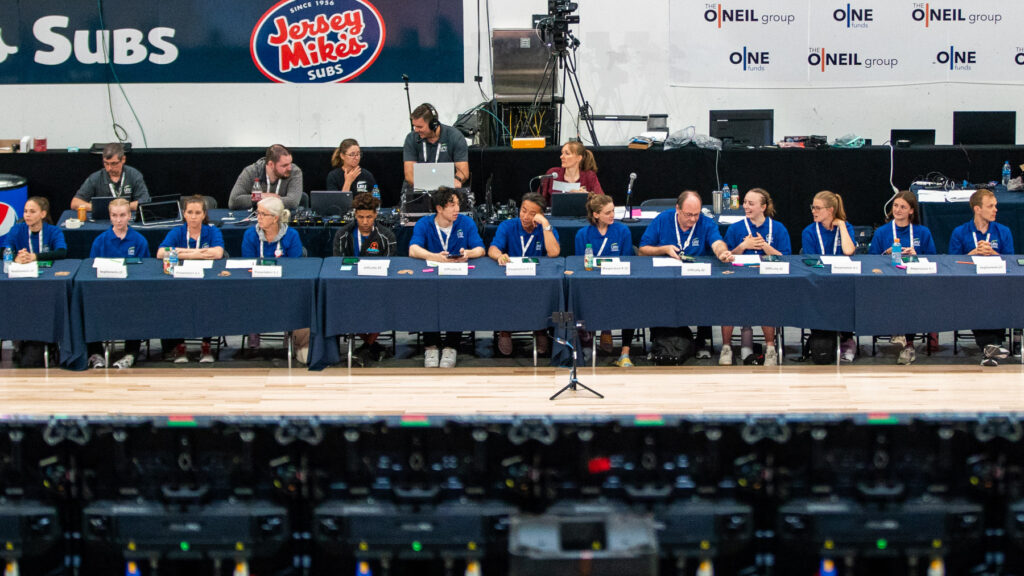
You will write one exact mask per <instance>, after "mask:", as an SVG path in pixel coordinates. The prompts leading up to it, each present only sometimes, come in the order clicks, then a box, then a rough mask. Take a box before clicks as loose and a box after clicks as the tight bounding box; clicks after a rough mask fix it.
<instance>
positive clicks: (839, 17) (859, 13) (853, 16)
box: [832, 4, 875, 28]
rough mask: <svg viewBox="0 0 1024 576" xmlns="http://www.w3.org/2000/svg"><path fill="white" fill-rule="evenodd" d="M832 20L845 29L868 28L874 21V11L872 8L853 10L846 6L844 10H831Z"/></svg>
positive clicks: (848, 5)
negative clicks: (842, 25)
mask: <svg viewBox="0 0 1024 576" xmlns="http://www.w3.org/2000/svg"><path fill="white" fill-rule="evenodd" d="M832 19H833V20H835V21H836V22H841V23H843V24H845V25H846V27H847V28H868V27H869V26H870V25H871V24H872V23H873V22H874V21H875V10H874V9H873V8H854V7H853V6H852V5H850V4H847V5H846V7H845V8H836V9H835V10H833V11H832Z"/></svg>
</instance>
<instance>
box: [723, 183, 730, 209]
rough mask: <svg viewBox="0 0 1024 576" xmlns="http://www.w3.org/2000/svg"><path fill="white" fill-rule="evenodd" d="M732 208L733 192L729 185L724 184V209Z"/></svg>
mask: <svg viewBox="0 0 1024 576" xmlns="http://www.w3.org/2000/svg"><path fill="white" fill-rule="evenodd" d="M730 208H732V192H730V191H729V185H728V184H723V185H722V210H728V209H730Z"/></svg>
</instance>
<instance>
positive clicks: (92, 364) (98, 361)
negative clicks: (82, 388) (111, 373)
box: [89, 354, 107, 368]
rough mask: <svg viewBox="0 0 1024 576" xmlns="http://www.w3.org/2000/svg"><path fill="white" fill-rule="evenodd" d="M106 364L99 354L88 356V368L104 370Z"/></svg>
mask: <svg viewBox="0 0 1024 576" xmlns="http://www.w3.org/2000/svg"><path fill="white" fill-rule="evenodd" d="M106 367H107V362H106V360H104V359H103V356H102V355H101V354H93V355H92V356H89V368H106Z"/></svg>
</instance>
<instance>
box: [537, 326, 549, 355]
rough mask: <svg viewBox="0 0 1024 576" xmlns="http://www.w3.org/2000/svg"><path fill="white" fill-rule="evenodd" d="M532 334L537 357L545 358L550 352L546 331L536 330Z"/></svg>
mask: <svg viewBox="0 0 1024 576" xmlns="http://www.w3.org/2000/svg"><path fill="white" fill-rule="evenodd" d="M534 334H536V338H537V355H538V356H547V355H548V353H549V352H551V337H550V336H548V331H547V330H538V331H536V332H534Z"/></svg>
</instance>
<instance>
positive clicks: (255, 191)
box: [250, 178, 263, 205]
mask: <svg viewBox="0 0 1024 576" xmlns="http://www.w3.org/2000/svg"><path fill="white" fill-rule="evenodd" d="M250 198H251V199H252V203H253V205H255V204H259V203H260V200H263V184H262V183H261V182H260V179H259V178H257V179H255V180H253V181H252V194H251V195H250Z"/></svg>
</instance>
